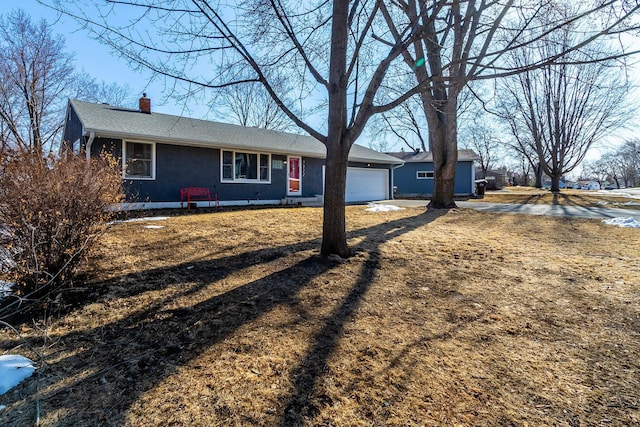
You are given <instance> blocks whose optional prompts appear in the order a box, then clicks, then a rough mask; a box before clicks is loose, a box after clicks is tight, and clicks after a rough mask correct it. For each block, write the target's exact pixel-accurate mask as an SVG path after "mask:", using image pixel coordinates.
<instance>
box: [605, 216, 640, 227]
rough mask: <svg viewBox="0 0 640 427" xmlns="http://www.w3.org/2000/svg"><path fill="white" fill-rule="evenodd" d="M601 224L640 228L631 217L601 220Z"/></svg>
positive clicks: (639, 224)
mask: <svg viewBox="0 0 640 427" xmlns="http://www.w3.org/2000/svg"><path fill="white" fill-rule="evenodd" d="M602 222H604V223H605V224H609V225H617V226H618V227H627V228H640V222H638V221H636V220H635V219H634V218H631V217H629V218H611V219H603V220H602Z"/></svg>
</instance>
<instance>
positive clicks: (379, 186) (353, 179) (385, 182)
mask: <svg viewBox="0 0 640 427" xmlns="http://www.w3.org/2000/svg"><path fill="white" fill-rule="evenodd" d="M388 198H389V171H388V170H386V169H365V168H348V169H347V194H346V196H345V200H346V201H347V202H370V201H374V200H387V199H388Z"/></svg>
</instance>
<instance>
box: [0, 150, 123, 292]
mask: <svg viewBox="0 0 640 427" xmlns="http://www.w3.org/2000/svg"><path fill="white" fill-rule="evenodd" d="M121 199H122V178H121V173H120V168H119V166H118V162H117V160H115V159H114V158H113V157H110V156H108V155H106V154H105V155H102V156H101V157H100V158H97V159H92V160H90V161H87V160H86V159H85V158H84V157H83V156H67V157H63V158H54V157H53V156H50V157H48V158H42V157H39V156H37V155H34V154H31V153H21V152H19V153H16V152H13V153H10V154H5V155H4V156H2V157H0V224H2V230H0V243H1V244H2V247H3V251H2V252H1V253H0V265H1V267H2V270H1V271H0V275H2V276H3V278H4V279H5V280H7V281H9V282H12V283H13V284H14V286H13V291H14V292H13V293H14V295H15V296H16V297H18V298H20V299H22V300H24V299H39V298H42V297H44V296H46V295H47V293H48V292H50V291H51V290H52V289H55V288H56V287H58V286H60V285H61V284H63V283H65V281H67V280H68V279H69V278H71V277H72V276H73V273H74V271H75V267H77V264H78V262H79V261H80V257H79V255H80V254H81V253H82V252H83V251H85V250H87V249H88V248H90V246H91V244H92V243H93V242H94V241H95V237H96V236H97V235H98V234H100V232H102V231H103V230H104V229H105V227H106V224H107V222H108V221H109V219H110V218H111V217H112V216H113V214H114V211H113V209H109V207H110V206H111V205H113V204H114V203H117V202H119V201H121ZM2 276H0V277H2ZM5 304H6V301H5Z"/></svg>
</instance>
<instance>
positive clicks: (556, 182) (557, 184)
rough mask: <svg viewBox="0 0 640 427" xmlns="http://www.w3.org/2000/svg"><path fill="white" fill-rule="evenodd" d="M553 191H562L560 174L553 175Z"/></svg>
mask: <svg viewBox="0 0 640 427" xmlns="http://www.w3.org/2000/svg"><path fill="white" fill-rule="evenodd" d="M551 192H552V193H559V192H560V177H559V176H555V175H554V176H552V177H551Z"/></svg>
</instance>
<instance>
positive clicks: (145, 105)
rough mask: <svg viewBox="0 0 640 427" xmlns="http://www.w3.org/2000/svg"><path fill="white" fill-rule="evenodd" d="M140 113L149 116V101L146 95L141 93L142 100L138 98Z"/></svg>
mask: <svg viewBox="0 0 640 427" xmlns="http://www.w3.org/2000/svg"><path fill="white" fill-rule="evenodd" d="M139 105H140V112H141V113H147V114H151V100H150V99H149V98H147V94H146V93H143V94H142V98H140V104H139Z"/></svg>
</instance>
